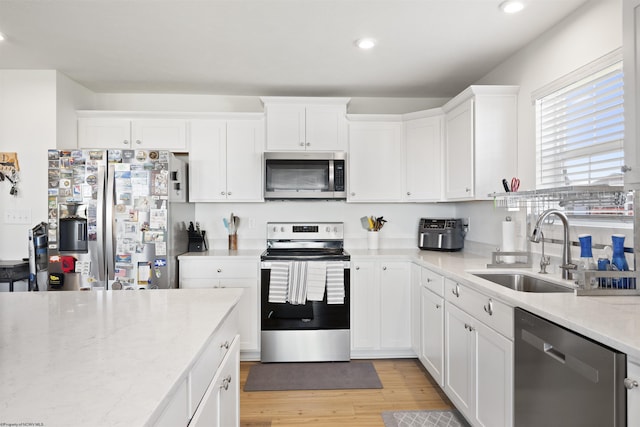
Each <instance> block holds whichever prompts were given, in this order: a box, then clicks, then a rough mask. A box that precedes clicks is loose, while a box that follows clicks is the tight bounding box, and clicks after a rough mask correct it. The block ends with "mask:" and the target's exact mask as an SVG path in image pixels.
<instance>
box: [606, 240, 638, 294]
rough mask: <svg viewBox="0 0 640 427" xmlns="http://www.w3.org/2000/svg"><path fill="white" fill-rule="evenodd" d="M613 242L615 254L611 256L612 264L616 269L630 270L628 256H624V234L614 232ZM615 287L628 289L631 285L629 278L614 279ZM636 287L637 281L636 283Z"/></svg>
mask: <svg viewBox="0 0 640 427" xmlns="http://www.w3.org/2000/svg"><path fill="white" fill-rule="evenodd" d="M611 241H612V242H613V255H612V256H611V264H612V266H614V267H615V268H614V269H615V270H619V271H629V264H627V258H625V256H624V234H614V235H612V236H611ZM613 287H614V288H618V289H627V288H628V287H629V280H628V279H626V278H623V279H614V280H613ZM634 288H635V283H634Z"/></svg>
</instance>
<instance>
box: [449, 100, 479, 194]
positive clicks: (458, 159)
mask: <svg viewBox="0 0 640 427" xmlns="http://www.w3.org/2000/svg"><path fill="white" fill-rule="evenodd" d="M473 132H474V126H473V99H470V100H468V101H466V102H464V103H463V104H461V105H459V106H458V107H456V108H454V109H453V110H451V111H450V112H448V113H447V114H446V116H445V182H444V184H445V190H444V196H445V199H469V198H473V196H474V185H473V184H474V182H473V179H474V173H475V172H474V157H473V143H474V139H473Z"/></svg>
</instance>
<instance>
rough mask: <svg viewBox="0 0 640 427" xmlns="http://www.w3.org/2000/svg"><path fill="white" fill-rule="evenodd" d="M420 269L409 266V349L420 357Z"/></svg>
mask: <svg viewBox="0 0 640 427" xmlns="http://www.w3.org/2000/svg"><path fill="white" fill-rule="evenodd" d="M421 277H422V267H420V266H419V265H417V264H411V349H412V350H413V352H414V353H415V354H416V356H418V357H420V346H421V344H420V343H421V334H422V327H421V325H422V319H421V312H420V293H421V289H422V281H421Z"/></svg>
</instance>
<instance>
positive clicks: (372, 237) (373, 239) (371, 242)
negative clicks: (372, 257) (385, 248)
mask: <svg viewBox="0 0 640 427" xmlns="http://www.w3.org/2000/svg"><path fill="white" fill-rule="evenodd" d="M379 235H380V233H378V232H377V231H373V230H371V231H369V232H367V248H369V249H370V250H375V249H378V245H379V243H380V237H379Z"/></svg>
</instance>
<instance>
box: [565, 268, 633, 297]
mask: <svg viewBox="0 0 640 427" xmlns="http://www.w3.org/2000/svg"><path fill="white" fill-rule="evenodd" d="M639 278H640V276H639V275H638V272H637V271H600V270H588V271H585V272H584V279H585V280H584V281H585V283H588V284H589V285H588V286H585V287H583V288H578V289H576V295H577V296H616V295H617V296H625V295H640V289H638V283H640V281H639V280H638V279H639Z"/></svg>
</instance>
